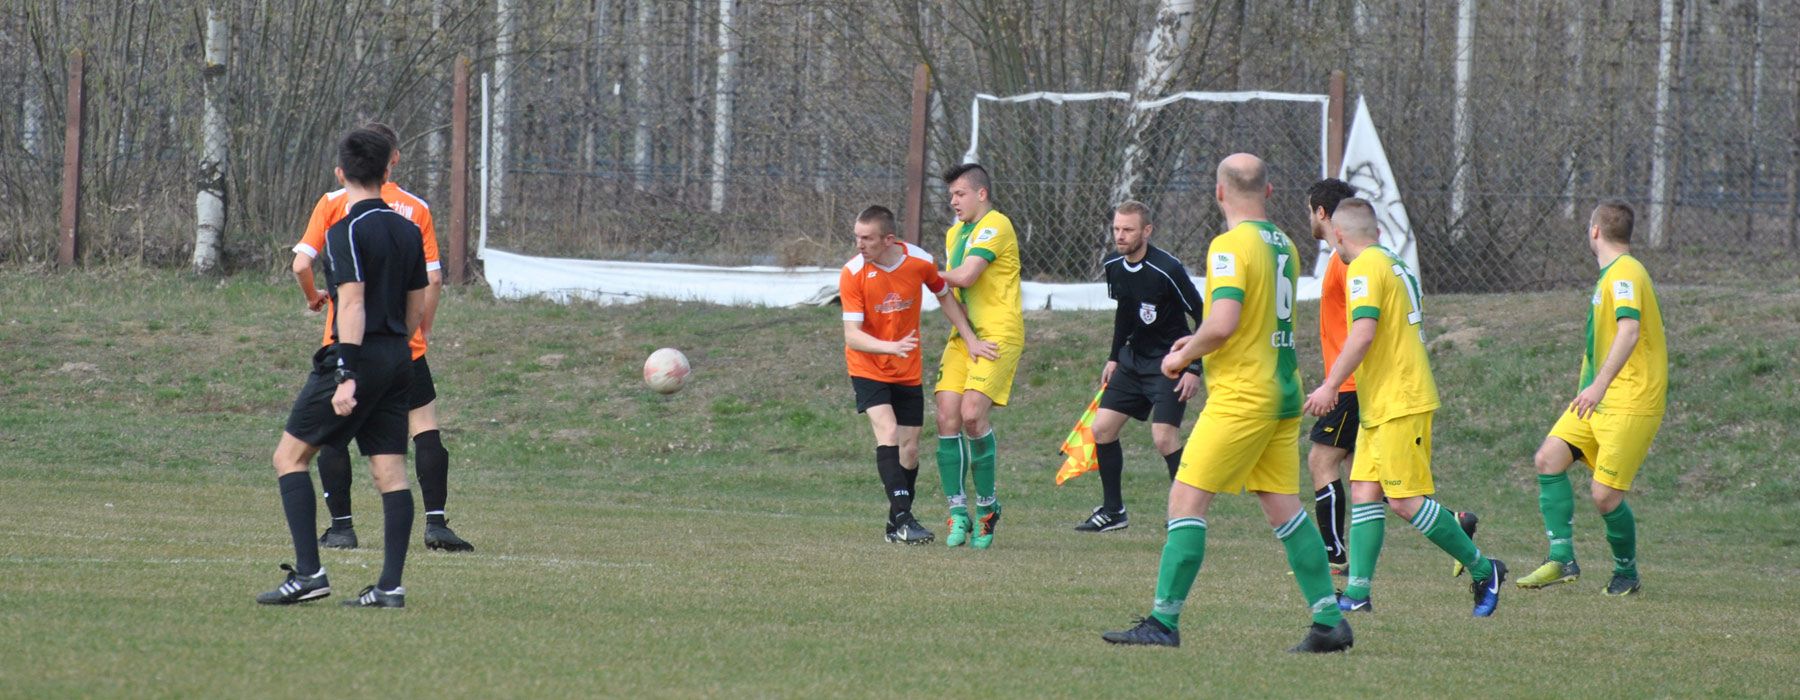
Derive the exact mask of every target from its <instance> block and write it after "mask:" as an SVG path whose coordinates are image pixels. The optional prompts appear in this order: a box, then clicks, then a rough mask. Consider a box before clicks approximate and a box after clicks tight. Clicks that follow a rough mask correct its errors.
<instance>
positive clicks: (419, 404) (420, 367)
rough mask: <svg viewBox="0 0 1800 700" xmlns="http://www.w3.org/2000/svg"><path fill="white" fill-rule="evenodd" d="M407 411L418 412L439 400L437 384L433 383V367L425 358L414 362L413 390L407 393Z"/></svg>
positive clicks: (421, 357)
mask: <svg viewBox="0 0 1800 700" xmlns="http://www.w3.org/2000/svg"><path fill="white" fill-rule="evenodd" d="M406 399H407V407H406V408H407V410H409V411H417V410H419V409H421V408H424V407H426V406H430V405H431V402H433V401H436V400H437V382H434V381H431V365H430V364H429V363H427V362H426V361H425V356H424V355H420V356H419V359H417V360H413V361H412V389H409V390H408V391H407V393H406Z"/></svg>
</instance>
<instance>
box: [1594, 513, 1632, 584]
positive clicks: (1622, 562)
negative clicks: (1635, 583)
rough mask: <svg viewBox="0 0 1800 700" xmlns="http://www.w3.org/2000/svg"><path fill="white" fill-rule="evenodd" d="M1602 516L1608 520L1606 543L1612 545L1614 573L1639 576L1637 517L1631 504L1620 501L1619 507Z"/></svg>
mask: <svg viewBox="0 0 1800 700" xmlns="http://www.w3.org/2000/svg"><path fill="white" fill-rule="evenodd" d="M1600 517H1601V519H1603V520H1605V521H1606V543H1607V544H1610V545H1612V553H1613V574H1615V575H1619V576H1630V577H1633V578H1635V577H1637V518H1634V517H1632V515H1631V506H1630V505H1629V504H1627V503H1626V502H1624V501H1619V507H1617V508H1614V509H1613V512H1611V513H1607V514H1605V515H1602V516H1600Z"/></svg>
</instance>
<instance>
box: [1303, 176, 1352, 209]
mask: <svg viewBox="0 0 1800 700" xmlns="http://www.w3.org/2000/svg"><path fill="white" fill-rule="evenodd" d="M1355 196H1356V188H1355V187H1351V186H1350V183H1348V182H1344V181H1343V180H1339V179H1337V178H1335V177H1328V178H1325V179H1323V180H1320V181H1318V182H1315V183H1313V184H1312V187H1308V188H1306V203H1307V204H1308V205H1309V206H1310V208H1311V209H1312V210H1313V211H1318V210H1319V209H1324V210H1325V218H1327V219H1329V218H1331V215H1332V214H1336V213H1337V208H1338V202H1342V201H1344V200H1346V199H1349V198H1351V197H1355Z"/></svg>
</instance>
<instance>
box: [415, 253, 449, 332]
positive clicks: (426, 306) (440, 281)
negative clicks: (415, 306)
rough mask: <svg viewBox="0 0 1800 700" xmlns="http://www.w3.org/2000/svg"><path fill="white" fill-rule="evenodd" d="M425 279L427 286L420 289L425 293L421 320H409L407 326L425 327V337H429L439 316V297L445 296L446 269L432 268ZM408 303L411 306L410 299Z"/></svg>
mask: <svg viewBox="0 0 1800 700" xmlns="http://www.w3.org/2000/svg"><path fill="white" fill-rule="evenodd" d="M425 279H426V284H425V288H424V289H423V290H420V291H422V292H424V293H425V298H424V300H423V305H422V308H421V315H420V317H419V322H418V323H410V322H409V323H408V324H407V327H408V328H410V329H414V330H418V329H423V330H424V331H425V337H427V338H429V337H431V322H432V321H433V320H434V319H436V318H437V309H438V299H440V298H442V297H443V296H444V271H443V270H432V271H430V272H427V273H425ZM407 305H408V307H409V308H410V307H411V302H410V300H409V301H408V304H407Z"/></svg>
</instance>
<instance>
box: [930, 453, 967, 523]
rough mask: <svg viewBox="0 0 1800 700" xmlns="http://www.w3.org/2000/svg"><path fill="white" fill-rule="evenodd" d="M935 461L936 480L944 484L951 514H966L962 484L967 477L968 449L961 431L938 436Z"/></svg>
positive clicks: (965, 498) (945, 497)
mask: <svg viewBox="0 0 1800 700" xmlns="http://www.w3.org/2000/svg"><path fill="white" fill-rule="evenodd" d="M937 463H938V480H939V481H941V482H943V484H944V499H945V500H947V501H949V502H950V512H951V514H956V513H961V514H963V515H964V516H967V515H968V514H969V507H968V505H967V504H966V501H967V498H968V497H967V496H965V495H963V484H964V483H965V482H966V480H967V479H968V476H967V475H968V473H969V450H968V446H967V445H964V444H963V438H962V433H957V434H955V435H948V436H946V435H939V436H938V449H937Z"/></svg>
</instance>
